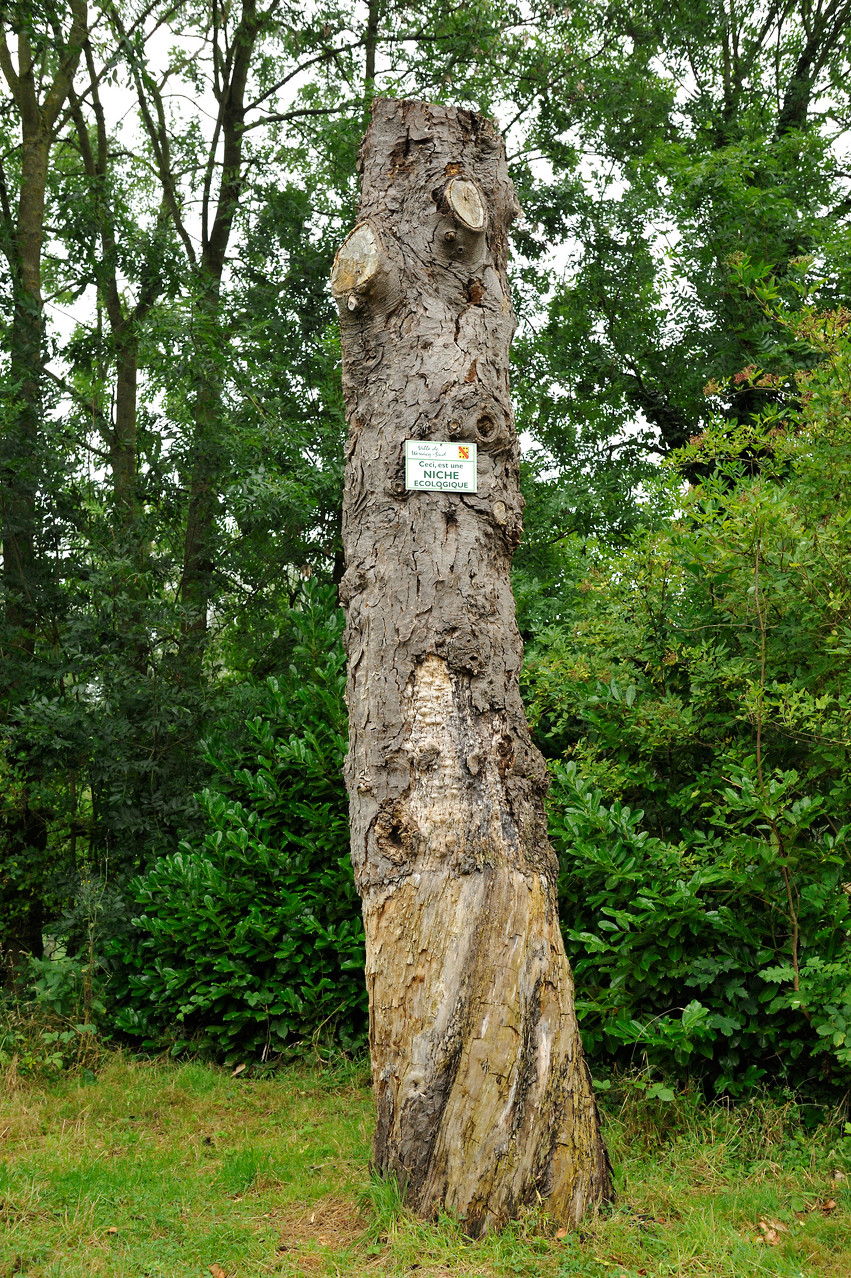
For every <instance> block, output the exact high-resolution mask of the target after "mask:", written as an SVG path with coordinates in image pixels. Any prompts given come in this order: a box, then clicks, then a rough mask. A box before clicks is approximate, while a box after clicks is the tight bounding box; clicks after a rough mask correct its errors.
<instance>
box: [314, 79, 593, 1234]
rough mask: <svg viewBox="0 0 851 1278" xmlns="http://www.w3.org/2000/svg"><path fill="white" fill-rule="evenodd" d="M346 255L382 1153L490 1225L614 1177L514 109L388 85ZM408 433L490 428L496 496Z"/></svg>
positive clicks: (370, 961) (421, 1207)
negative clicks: (537, 454) (572, 903)
mask: <svg viewBox="0 0 851 1278" xmlns="http://www.w3.org/2000/svg"><path fill="white" fill-rule="evenodd" d="M359 169H360V173H361V198H360V207H359V219H360V220H359V222H358V225H357V226H356V228H355V229H354V231H352V232H351V234H350V235H349V237H348V238H347V239H346V241H345V242H344V244H343V246H342V247H341V249H340V251H339V253H338V254H337V258H336V260H335V263H334V269H333V273H332V288H333V291H334V295H335V297H336V299H337V302H338V305H339V309H340V319H341V329H342V342H343V383H344V389H345V395H346V403H347V410H348V420H349V426H350V434H349V441H348V446H347V458H348V460H347V468H346V486H345V497H344V510H343V537H344V544H345V549H346V561H347V568H346V572H345V575H344V577H343V580H342V583H341V587H340V595H341V598H342V600H343V602H344V604H345V606H346V609H347V616H348V625H347V650H348V658H349V678H348V692H347V701H348V706H349V718H350V736H349V756H348V761H347V765H346V766H347V782H348V787H349V796H350V807H351V825H352V859H353V861H354V867H355V874H356V878H357V884H358V889H359V891H360V894H361V897H362V901H363V914H364V923H365V928H366V941H367V984H368V987H369V997H370V1050H371V1054H372V1073H373V1087H374V1090H375V1097H376V1102H377V1108H378V1127H377V1131H376V1136H375V1149H374V1156H375V1163H376V1166H377V1167H378V1168H379V1169H380V1170H381V1171H382V1172H385V1173H390V1174H395V1175H396V1176H397V1177H398V1179H399V1181H400V1182H401V1183H402V1184H403V1185H404V1186H405V1187H406V1194H407V1199H408V1202H409V1203H410V1204H411V1206H412V1207H413V1208H414V1209H415V1210H417V1211H419V1212H421V1213H423V1214H425V1215H429V1214H432V1213H434V1212H435V1211H436V1210H438V1209H439V1208H443V1209H446V1210H448V1211H450V1212H452V1213H454V1214H455V1215H457V1216H458V1217H459V1218H461V1219H462V1220H464V1222H465V1225H466V1228H467V1229H468V1231H469V1232H470V1233H473V1234H477V1233H480V1232H482V1231H483V1230H484V1229H486V1228H488V1227H489V1226H492V1225H494V1224H499V1223H500V1222H502V1221H504V1220H506V1219H508V1218H510V1217H512V1216H514V1215H515V1214H516V1213H517V1211H518V1209H520V1208H521V1207H522V1206H524V1205H525V1204H531V1203H535V1202H538V1201H540V1200H541V1199H543V1200H545V1201H546V1204H547V1207H548V1209H549V1211H550V1213H551V1214H552V1216H553V1217H554V1218H555V1219H556V1220H557V1221H559V1222H562V1223H565V1224H567V1223H575V1222H577V1221H578V1220H579V1219H580V1217H581V1216H582V1214H583V1213H584V1212H585V1210H586V1209H587V1208H588V1207H589V1206H590V1205H592V1204H594V1203H596V1202H598V1201H600V1200H601V1199H604V1198H606V1197H608V1196H609V1194H610V1180H609V1168H608V1160H607V1157H606V1152H605V1148H604V1146H603V1142H602V1139H601V1136H600V1130H599V1123H598V1117H597V1111H596V1107H595V1104H594V1098H593V1094H592V1090H591V1083H590V1076H589V1073H588V1068H587V1066H586V1064H585V1061H584V1058H583V1055H582V1048H581V1043H580V1038H579V1033H578V1030H577V1026H576V1018H575V1014H574V1009H573V988H572V982H571V975H570V969H569V967H568V963H567V959H566V957H565V953H564V946H563V944H562V938H561V933H560V931H559V924H558V914H557V903H556V876H557V866H556V859H555V855H554V853H553V851H552V848H551V846H550V844H549V841H548V839H547V829H546V818H545V814H544V802H543V800H544V794H545V792H546V789H547V784H548V774H547V769H546V767H545V765H544V761H543V759H542V758H541V756H540V755H539V753H538V751H537V750H536V749H535V747H534V746H533V745H532V742H531V739H530V736H529V730H528V727H527V723H526V717H525V714H524V710H523V705H522V703H521V700H520V694H519V689H518V675H519V671H520V663H521V656H522V644H521V640H520V635H519V633H518V630H517V625H516V622H515V614H514V600H513V598H512V594H511V585H510V581H509V569H510V566H511V558H512V555H513V553H514V550H515V547H516V546H517V543H518V541H519V539H520V535H521V526H522V525H521V509H522V505H523V502H522V498H521V496H520V493H519V488H518V445H517V435H516V431H515V428H514V421H513V417H512V412H511V404H510V400H509V389H508V350H509V345H510V342H511V338H512V334H513V331H514V327H515V321H514V312H513V309H512V305H511V298H510V296H509V288H508V279H507V275H506V259H507V248H508V228H509V224H510V222H511V220H512V218H513V217H514V216H515V215H516V214H517V213H518V212H519V209H518V206H517V201H516V197H515V194H514V188H513V186H512V183H511V180H510V178H509V176H508V170H507V166H506V161H505V150H504V146H503V143H502V140H501V138H500V137H499V135H498V134H497V133H496V131H495V130H494V128H493V125H492V124H491V123H490V122H489V121H487V120H485V119H483V118H481V117H479V116H477V115H474V114H472V113H471V112H468V111H463V110H457V109H455V108H452V107H444V106H432V105H429V104H427V103H423V102H397V101H392V100H378V101H377V102H376V103H375V106H374V109H373V118H372V123H371V125H370V128H369V130H368V132H367V134H366V137H365V139H364V142H363V146H362V148H361V152H360V157H359ZM406 439H425V440H449V441H459V442H461V443H462V444H463V443H464V441H470V442H476V444H477V445H478V458H479V460H478V492H477V494H475V495H473V494H469V493H466V494H461V493H444V492H406V491H405V484H404V471H403V443H404V441H405V440H406Z"/></svg>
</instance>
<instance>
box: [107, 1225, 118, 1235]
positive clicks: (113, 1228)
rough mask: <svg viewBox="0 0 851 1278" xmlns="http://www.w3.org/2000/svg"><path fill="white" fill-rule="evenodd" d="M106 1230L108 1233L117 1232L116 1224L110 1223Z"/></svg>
mask: <svg viewBox="0 0 851 1278" xmlns="http://www.w3.org/2000/svg"><path fill="white" fill-rule="evenodd" d="M106 1232H107V1233H108V1234H117V1233H118V1226H117V1225H110V1227H109V1229H107V1231H106Z"/></svg>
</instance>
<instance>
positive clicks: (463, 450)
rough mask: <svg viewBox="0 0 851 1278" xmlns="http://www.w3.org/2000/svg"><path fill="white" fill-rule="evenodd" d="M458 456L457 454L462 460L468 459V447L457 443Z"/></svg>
mask: <svg viewBox="0 0 851 1278" xmlns="http://www.w3.org/2000/svg"><path fill="white" fill-rule="evenodd" d="M458 456H459V457H461V458H463V460H464V461H469V460H470V450H469V448H465V447H464V445H463V444H459V445H458Z"/></svg>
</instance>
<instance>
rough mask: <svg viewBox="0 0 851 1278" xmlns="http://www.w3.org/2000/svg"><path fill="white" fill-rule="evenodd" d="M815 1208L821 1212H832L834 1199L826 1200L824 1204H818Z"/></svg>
mask: <svg viewBox="0 0 851 1278" xmlns="http://www.w3.org/2000/svg"><path fill="white" fill-rule="evenodd" d="M817 1206H818V1209H819V1211H823V1212H829V1211H833V1209H834V1207H835V1206H836V1199H835V1198H828V1199H827V1200H826V1201H825V1202H823V1203H818V1204H817Z"/></svg>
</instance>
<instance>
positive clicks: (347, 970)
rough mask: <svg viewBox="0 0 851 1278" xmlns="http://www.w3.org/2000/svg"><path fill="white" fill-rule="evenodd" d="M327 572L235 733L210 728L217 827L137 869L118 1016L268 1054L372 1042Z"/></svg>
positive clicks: (129, 1025)
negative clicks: (227, 742) (221, 739)
mask: <svg viewBox="0 0 851 1278" xmlns="http://www.w3.org/2000/svg"><path fill="white" fill-rule="evenodd" d="M334 593H335V592H333V591H332V589H331V588H330V587H318V588H313V589H311V588H308V589H306V590H305V591H304V592H303V601H302V604H301V605H300V606H299V607H297V608H296V609H294V610H293V611H292V613H291V614H290V617H289V618H288V622H289V626H290V631H291V635H292V638H293V640H294V643H293V649H292V653H291V657H290V663H289V667H288V669H287V670H286V672H285V673H284V674H282V675H281V676H280V677H279V678H270V679H268V680H267V681H266V683H265V685H264V686H263V687H262V689H260V697H261V704H262V712H261V713H258V714H256V715H255V716H254V717H253V718H252V720H251V721H250V722H249V723H248V725H247V728H248V735H247V739H246V740H244V741H243V743H242V744H241V745H239V746H237V747H234V746H232V745H231V746H224V745H219V746H218V747H217V746H216V745H214V744H211V745H209V746H208V749H207V756H208V759H209V761H210V762H211V763H212V764H213V765H214V767H215V768H216V770H217V773H218V781H217V784H216V786H215V787H212V788H210V789H207V790H205V791H204V792H203V794H202V795H201V796H200V799H201V802H202V805H203V808H204V811H205V813H206V818H207V833H206V835H205V837H204V839H203V842H202V843H200V844H198V845H191V844H189V843H183V844H182V845H181V846H180V848H179V850H178V851H176V852H175V853H173V854H172V855H170V856H165V857H162V858H160V859H159V860H158V861H157V862H156V863H155V864H154V866H153V867H152V868H151V869H150V871H149V872H148V873H147V874H145V875H143V876H142V877H140V878H137V879H135V880H134V882H133V883H132V884H131V888H130V892H131V897H132V899H133V900H134V902H135V905H136V909H137V914H136V917H135V918H134V920H133V922H134V929H133V930H134V935H133V937H132V938H131V940H130V941H129V942H127V943H120V944H119V945H117V946H116V947H115V953H114V955H113V960H114V962H115V963H116V965H117V972H116V975H115V977H114V979H113V981H112V982H111V987H110V988H111V994H112V1001H113V1005H114V1006H115V1008H116V1010H115V1013H114V1020H115V1023H116V1025H117V1026H118V1028H119V1029H121V1030H123V1031H124V1032H126V1033H129V1034H132V1035H134V1036H141V1037H142V1039H143V1040H144V1041H145V1042H146V1043H147V1044H149V1045H151V1046H159V1045H162V1043H163V1042H167V1041H170V1042H171V1043H172V1044H173V1050H174V1051H180V1050H181V1049H182V1048H184V1047H189V1046H191V1047H194V1048H206V1049H208V1050H211V1051H213V1052H214V1053H215V1054H216V1055H218V1056H220V1057H224V1059H226V1060H235V1059H237V1058H240V1057H251V1056H253V1057H254V1058H258V1057H261V1058H264V1059H267V1058H269V1057H270V1056H272V1055H274V1054H277V1053H279V1052H281V1051H282V1050H283V1049H284V1048H287V1047H292V1046H293V1044H294V1043H298V1042H304V1041H305V1040H308V1041H309V1040H311V1039H314V1038H316V1037H317V1036H320V1037H326V1038H331V1037H334V1038H335V1039H336V1041H337V1042H338V1043H341V1044H342V1045H343V1046H345V1047H349V1048H351V1047H355V1046H358V1045H360V1044H361V1043H362V1042H363V1038H364V1033H365V1024H366V993H365V988H364V982H363V968H364V948H363V928H362V924H361V919H360V910H359V905H358V900H357V895H356V893H355V888H354V881H353V878H352V872H351V866H350V862H349V855H348V820H347V808H346V796H345V787H344V785H343V780H342V773H341V769H342V762H343V757H344V754H345V748H346V743H345V706H344V704H343V690H344V685H345V675H344V666H345V658H344V656H343V652H342V646H341V643H340V634H341V627H342V615H341V613H340V612H339V611H338V610H337V609H336V608H335V606H334V601H333V594H334Z"/></svg>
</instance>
